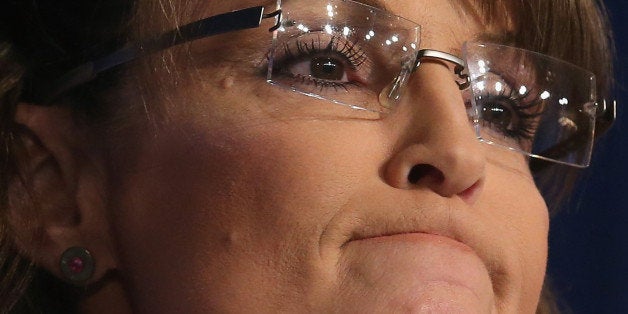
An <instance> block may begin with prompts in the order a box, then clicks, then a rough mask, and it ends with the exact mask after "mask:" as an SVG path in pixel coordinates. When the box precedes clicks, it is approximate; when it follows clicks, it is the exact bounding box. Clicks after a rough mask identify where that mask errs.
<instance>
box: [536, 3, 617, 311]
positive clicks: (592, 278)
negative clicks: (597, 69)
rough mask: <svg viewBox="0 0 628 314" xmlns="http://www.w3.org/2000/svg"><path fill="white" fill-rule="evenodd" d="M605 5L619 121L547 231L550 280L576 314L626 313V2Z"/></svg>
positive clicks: (603, 139) (601, 142) (600, 142)
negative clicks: (613, 48)
mask: <svg viewBox="0 0 628 314" xmlns="http://www.w3.org/2000/svg"><path fill="white" fill-rule="evenodd" d="M548 1H551V0H548ZM604 2H605V4H606V6H607V9H608V11H609V14H610V19H611V23H612V25H613V31H614V36H615V40H616V45H617V47H616V48H617V53H616V62H615V71H616V79H617V86H616V87H615V93H614V95H615V97H616V99H617V103H618V109H619V110H618V111H619V112H618V120H617V121H616V123H615V125H614V126H613V128H612V129H611V130H610V131H609V133H608V134H607V135H605V136H604V137H603V138H602V139H601V140H600V141H599V143H598V144H597V145H598V146H597V148H596V151H595V153H594V156H593V163H592V166H591V167H590V168H589V169H587V170H585V171H583V180H581V182H580V184H579V186H578V188H577V190H576V192H575V194H574V195H573V197H572V198H571V200H570V201H569V202H568V203H567V204H566V206H565V208H564V209H563V211H562V212H561V213H560V214H559V215H558V216H557V217H555V218H554V219H553V221H552V224H551V230H550V261H549V274H550V279H551V281H552V282H553V284H554V287H555V290H556V292H557V294H558V295H559V297H560V298H561V299H562V300H563V302H564V303H566V304H568V306H569V308H570V309H571V312H573V313H576V314H579V313H628V113H627V112H625V111H626V110H628V108H627V107H626V106H628V60H627V59H628V0H605V1H604Z"/></svg>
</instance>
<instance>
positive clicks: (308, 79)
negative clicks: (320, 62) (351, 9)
mask: <svg viewBox="0 0 628 314" xmlns="http://www.w3.org/2000/svg"><path fill="white" fill-rule="evenodd" d="M325 41H327V40H325ZM323 43H324V40H323V39H321V38H320V36H318V37H317V38H312V40H311V41H310V42H307V41H305V40H302V39H296V40H295V41H294V42H291V43H284V47H283V51H284V55H283V57H281V58H279V59H277V60H275V69H276V70H275V71H277V72H279V73H282V72H283V74H287V75H292V76H293V78H295V79H299V80H300V81H299V83H302V84H306V85H310V84H311V85H314V86H316V87H320V88H321V89H325V88H333V89H335V90H338V89H339V88H343V89H345V90H347V89H348V87H349V86H362V85H364V84H363V82H360V81H359V80H357V81H349V82H337V81H330V80H325V79H319V78H316V77H313V76H302V75H298V76H297V75H294V74H292V73H290V71H289V68H290V66H292V65H295V64H297V63H299V62H302V61H307V60H311V59H312V58H314V57H317V56H328V57H336V58H339V59H340V60H341V61H342V62H343V63H344V64H346V65H347V66H348V67H349V70H351V71H353V72H357V71H358V70H359V69H360V67H361V66H363V65H364V64H365V63H366V62H367V61H368V57H367V55H366V52H364V50H362V49H361V48H359V47H358V46H357V45H356V44H355V43H353V42H351V41H349V40H347V39H344V38H341V37H340V36H337V35H332V37H331V38H330V39H329V42H328V43H327V44H323ZM321 47H322V48H321Z"/></svg>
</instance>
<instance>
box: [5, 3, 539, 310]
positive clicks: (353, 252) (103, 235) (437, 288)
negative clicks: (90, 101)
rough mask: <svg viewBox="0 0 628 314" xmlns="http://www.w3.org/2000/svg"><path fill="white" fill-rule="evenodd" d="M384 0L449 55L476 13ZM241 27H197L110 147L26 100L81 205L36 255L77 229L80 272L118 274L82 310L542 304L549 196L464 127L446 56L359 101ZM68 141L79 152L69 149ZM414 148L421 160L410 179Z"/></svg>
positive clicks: (33, 124)
mask: <svg viewBox="0 0 628 314" xmlns="http://www.w3.org/2000/svg"><path fill="white" fill-rule="evenodd" d="M386 4H387V6H388V9H389V10H390V11H391V12H393V13H395V14H398V15H401V16H404V17H405V18H408V19H410V20H413V21H420V23H421V25H422V41H421V46H422V47H426V48H427V47H429V48H432V49H437V50H443V51H449V52H452V53H455V54H456V53H458V49H459V47H461V45H462V42H464V41H465V40H469V39H472V38H473V37H474V36H476V35H478V34H479V33H480V32H483V31H485V29H484V27H483V26H482V25H481V23H480V22H479V21H478V20H477V19H475V18H474V16H475V13H474V12H465V11H462V9H460V8H457V7H454V6H453V5H452V4H450V3H449V2H446V1H441V0H421V1H419V3H417V1H410V0H408V1H389V2H387V3H386ZM247 5H250V3H249V2H248V1H231V2H230V3H229V4H214V5H213V7H212V8H211V11H209V10H208V11H205V12H204V13H203V14H202V15H203V16H209V15H211V14H212V13H217V12H226V11H229V10H231V9H235V8H243V7H246V6H247ZM451 21H458V22H456V23H451ZM248 34H250V35H251V36H258V34H260V31H259V30H253V31H244V32H242V35H243V36H238V37H233V40H232V41H231V42H230V41H225V38H231V37H224V36H223V37H216V38H211V39H205V40H202V41H198V42H195V43H194V44H193V45H192V46H191V51H192V56H194V59H195V62H196V64H195V74H194V75H193V76H192V77H193V78H194V79H189V80H188V79H183V80H182V82H181V83H180V84H179V86H178V87H177V90H176V91H173V93H172V94H171V95H169V97H168V98H167V101H165V100H164V98H163V97H156V99H159V100H158V101H161V103H158V104H156V106H158V107H161V108H167V111H168V119H166V120H165V121H164V122H163V123H161V124H159V126H158V127H156V128H155V127H153V126H150V125H148V124H147V123H146V121H145V120H142V119H141V118H139V119H138V122H137V124H136V125H135V127H134V128H133V134H130V135H129V136H130V138H132V139H133V140H132V141H130V142H131V144H132V145H130V146H132V149H131V148H129V149H123V150H116V151H115V152H114V153H112V154H110V155H108V156H109V157H107V158H111V159H110V160H107V158H105V157H104V156H103V155H102V152H100V151H99V150H98V149H94V148H93V145H91V144H90V143H91V139H90V138H89V137H87V136H86V138H79V139H77V140H76V141H73V142H72V143H65V142H64V141H62V140H61V139H62V138H64V136H66V135H68V134H74V135H72V136H73V137H76V135H75V134H76V133H73V132H72V130H66V131H54V126H55V125H59V124H58V123H59V121H66V122H68V121H70V120H69V119H70V118H68V116H67V114H65V113H64V112H63V110H62V109H49V108H44V109H39V108H35V107H29V106H28V105H25V104H23V105H22V106H21V108H20V109H19V110H18V115H17V119H18V121H20V122H21V123H23V124H24V125H27V126H28V127H29V128H30V129H31V130H33V132H34V134H37V135H39V139H40V140H41V141H42V143H43V144H42V147H39V148H38V149H33V151H34V152H39V153H41V154H49V155H50V156H52V157H53V158H55V160H57V168H56V169H57V171H58V174H57V176H56V177H55V179H59V178H63V180H64V182H68V184H67V185H68V186H69V187H67V188H64V189H61V188H59V189H57V190H55V191H56V193H63V194H64V195H70V197H69V199H70V201H67V202H69V203H71V205H72V206H66V207H63V208H65V209H64V210H70V209H67V208H71V210H72V211H75V212H76V213H78V214H79V215H80V216H81V217H82V219H79V221H76V222H63V223H61V222H59V221H60V219H54V218H50V219H48V221H49V222H50V223H48V224H47V225H49V226H53V227H54V228H53V227H50V228H45V230H47V231H46V232H48V233H47V234H48V237H49V238H50V241H49V244H47V245H46V246H43V247H41V252H45V253H42V254H41V256H35V257H34V258H35V259H36V260H39V261H40V262H41V264H43V265H45V267H48V268H49V269H50V271H51V272H52V273H54V274H56V275H58V276H59V277H61V275H60V274H59V271H58V270H57V267H56V263H57V261H58V256H60V254H61V252H63V249H64V248H67V247H69V246H75V245H79V246H84V247H89V248H90V249H91V250H92V252H93V254H94V256H95V258H96V260H97V270H96V274H95V276H94V279H93V280H92V282H99V281H100V280H103V278H110V277H111V276H109V277H108V276H107V274H110V273H111V272H112V271H115V273H116V276H114V277H115V278H116V279H111V280H109V281H107V280H104V281H105V282H107V283H106V284H104V285H103V286H104V288H103V289H101V290H97V291H96V292H94V293H93V295H92V296H91V298H89V299H88V300H87V301H86V303H85V304H84V305H83V309H85V310H86V311H89V310H90V309H93V308H103V304H107V306H108V307H107V308H112V307H113V308H115V307H116V306H120V308H119V309H120V310H123V309H124V308H126V309H127V310H128V309H129V308H132V309H133V310H134V311H135V312H138V313H175V312H176V313H207V312H291V313H294V312H332V313H333V312H342V313H346V312H349V313H351V312H355V313H381V312H413V313H414V312H417V313H452V312H453V313H489V312H491V313H497V312H499V313H531V312H534V311H535V309H536V305H537V303H538V298H539V294H540V291H541V286H542V283H543V278H544V273H545V266H546V258H547V232H548V220H549V219H548V213H547V208H546V205H545V203H544V201H543V200H542V198H541V196H540V194H539V192H538V190H537V188H536V187H535V184H534V182H533V180H532V177H531V175H530V173H529V170H528V168H527V162H526V160H525V158H524V157H523V156H522V155H519V154H516V153H513V152H509V151H506V150H503V149H499V148H496V147H493V146H489V145H487V144H482V143H480V142H479V141H478V140H477V139H476V138H475V133H474V131H473V129H472V127H471V126H470V124H469V122H468V119H467V116H466V113H465V104H464V102H463V99H462V97H461V94H460V92H459V90H458V88H457V85H456V84H455V82H454V80H453V76H452V74H451V73H452V69H451V65H449V64H446V63H439V62H428V63H425V64H423V65H421V68H420V69H419V70H418V71H417V72H416V73H414V74H413V76H412V78H411V80H410V82H409V87H408V90H407V92H406V94H405V95H404V98H403V100H402V102H401V103H400V104H399V105H398V107H397V108H396V109H395V110H394V111H392V112H391V113H389V114H386V115H376V114H367V113H359V112H356V111H355V110H352V109H349V108H347V107H343V106H338V105H335V104H332V103H329V102H326V101H321V100H316V99H314V98H309V97H305V96H302V95H298V94H296V93H291V92H289V91H286V90H282V89H280V88H277V87H275V86H272V85H270V84H267V83H266V82H265V81H264V79H263V76H260V74H259V70H258V69H259V62H260V61H259V60H263V52H260V51H257V52H253V51H248V50H246V48H242V49H241V50H237V49H236V48H237V47H238V44H244V43H247V39H246V37H247V36H246V35H248ZM260 54H261V55H260ZM204 56H212V57H211V58H206V57H204ZM258 57H261V58H258ZM130 86H132V85H130ZM129 90H132V88H129ZM127 93H128V95H129V97H130V98H131V99H132V97H133V95H132V92H131V91H127ZM141 121H143V122H141ZM68 123H69V122H68ZM76 128H79V127H78V126H77V127H76ZM46 132H48V133H49V134H51V135H46V136H44V135H43V134H46ZM74 142H76V143H74ZM51 147H53V148H54V147H61V148H55V149H52V148H51ZM40 151H41V152H40ZM77 152H81V154H80V156H81V158H84V159H85V160H88V161H76V160H77V159H78V160H82V159H81V158H78V157H63V156H73V155H79V154H78V153H77ZM33 155H35V153H33ZM112 165H115V169H114V168H113V166H112ZM416 165H421V166H422V167H423V168H424V169H427V170H426V171H425V172H424V173H423V175H422V176H420V178H419V179H418V181H416V182H410V181H409V180H408V173H409V171H410V169H411V168H412V167H414V166H416ZM34 175H35V176H41V177H42V178H43V179H42V180H43V182H48V181H46V180H47V179H46V178H47V177H45V176H43V175H40V174H38V173H36V172H35V174H34ZM77 178H78V179H77ZM50 181H52V179H50ZM64 202H65V201H64ZM59 208H61V206H59ZM59 210H60V209H59ZM52 216H53V217H57V216H55V215H52ZM19 219H25V218H24V217H22V218H20V217H17V218H15V220H17V221H19ZM53 222H54V223H53ZM60 225H63V226H66V227H65V228H61V229H60V228H59V226H60ZM51 230H52V231H51ZM55 230H56V231H55ZM55 232H56V233H55ZM51 243H52V244H51ZM111 291H113V292H111ZM92 307H93V308H92Z"/></svg>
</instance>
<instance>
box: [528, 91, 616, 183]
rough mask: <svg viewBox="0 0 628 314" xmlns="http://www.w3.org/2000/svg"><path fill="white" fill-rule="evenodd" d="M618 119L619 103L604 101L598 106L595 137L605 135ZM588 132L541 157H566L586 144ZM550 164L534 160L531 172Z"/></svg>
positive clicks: (547, 151) (576, 136)
mask: <svg viewBox="0 0 628 314" xmlns="http://www.w3.org/2000/svg"><path fill="white" fill-rule="evenodd" d="M616 118H617V102H616V101H613V102H612V103H610V104H609V103H608V102H607V101H606V100H602V102H601V103H598V104H597V109H596V124H595V137H596V138H597V137H599V136H601V135H602V134H604V133H605V132H606V131H608V129H610V128H611V126H613V122H615V119H616ZM586 132H587V131H586V130H583V131H580V132H577V133H575V134H574V135H572V136H571V137H569V138H568V139H566V140H564V141H562V142H560V143H558V144H556V145H554V146H552V147H551V148H549V149H547V150H545V151H544V152H542V153H541V155H543V156H546V157H549V158H552V159H560V158H562V157H564V156H565V155H567V154H569V152H570V150H573V149H574V148H577V147H578V146H581V145H584V144H586V142H585V141H582V138H586V135H585V133H586ZM550 164H552V163H550V162H547V161H545V160H542V159H532V160H530V170H532V172H537V171H541V170H543V169H545V168H547V166H549V165H550Z"/></svg>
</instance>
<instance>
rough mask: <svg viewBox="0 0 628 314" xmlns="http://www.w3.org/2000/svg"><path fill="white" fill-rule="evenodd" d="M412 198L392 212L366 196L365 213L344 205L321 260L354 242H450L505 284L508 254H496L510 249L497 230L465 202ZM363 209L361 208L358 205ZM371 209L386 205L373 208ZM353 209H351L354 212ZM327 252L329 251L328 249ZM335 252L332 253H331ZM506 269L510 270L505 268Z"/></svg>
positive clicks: (323, 237) (326, 233)
mask: <svg viewBox="0 0 628 314" xmlns="http://www.w3.org/2000/svg"><path fill="white" fill-rule="evenodd" d="M415 195H417V196H416V198H413V197H410V198H407V197H404V198H398V199H397V200H396V202H395V203H396V204H394V205H395V206H390V201H388V200H377V199H373V198H377V197H378V195H373V196H370V198H371V200H373V201H374V202H368V203H369V205H368V206H367V207H366V208H359V209H358V206H357V205H355V204H351V203H349V204H347V205H346V207H345V208H344V209H341V210H340V211H339V212H338V213H337V214H336V216H335V217H334V218H332V220H331V221H330V222H329V224H328V226H327V227H326V228H325V230H324V231H323V234H322V235H321V238H320V244H319V245H320V250H321V251H320V254H321V256H322V255H325V254H326V253H327V252H334V251H335V250H337V249H338V247H340V248H341V249H342V248H343V247H345V246H346V245H348V244H350V243H351V242H352V241H357V240H363V239H369V238H376V237H384V236H391V235H397V234H407V233H427V234H434V235H438V236H443V237H448V238H450V239H452V240H454V241H457V242H460V243H462V244H463V245H465V246H467V247H469V248H470V249H471V250H472V251H473V252H474V253H475V254H476V255H477V256H478V257H479V258H480V259H481V260H482V261H483V263H484V264H485V266H486V268H487V270H488V272H489V275H490V276H491V277H492V278H493V277H496V278H501V279H500V280H502V279H503V275H504V273H505V272H506V268H509V267H511V266H514V265H510V264H512V263H515V261H514V260H511V256H507V254H495V253H496V252H502V251H503V250H504V248H507V247H508V243H509V242H508V241H509V240H508V239H506V238H496V237H495V232H496V231H495V230H493V229H492V228H491V226H492V225H491V224H490V223H487V222H486V221H483V220H485V219H486V218H485V216H484V215H481V214H480V213H479V212H478V210H477V209H473V208H469V206H468V204H466V203H465V202H464V201H463V200H455V199H448V198H442V197H438V196H429V195H426V194H424V193H416V194H415ZM361 203H362V204H364V203H363V202H361ZM375 204H386V205H388V206H385V207H376V206H374V205H375ZM353 206H355V207H353ZM330 248H331V250H327V249H330ZM334 248H335V249H334ZM508 265H510V266H508Z"/></svg>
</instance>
